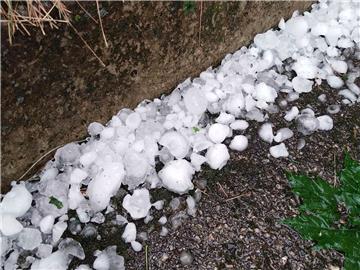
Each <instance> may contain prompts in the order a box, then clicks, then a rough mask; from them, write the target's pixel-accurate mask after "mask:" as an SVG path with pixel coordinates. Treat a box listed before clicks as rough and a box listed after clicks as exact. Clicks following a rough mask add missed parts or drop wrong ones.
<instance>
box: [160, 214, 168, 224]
mask: <svg viewBox="0 0 360 270" xmlns="http://www.w3.org/2000/svg"><path fill="white" fill-rule="evenodd" d="M166 222H167V218H166V216H162V217H161V218H159V223H160V224H161V225H164V224H165V223H166Z"/></svg>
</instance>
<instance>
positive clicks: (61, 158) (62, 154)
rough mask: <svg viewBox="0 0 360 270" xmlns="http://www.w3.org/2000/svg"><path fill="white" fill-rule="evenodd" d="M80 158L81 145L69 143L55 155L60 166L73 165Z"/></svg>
mask: <svg viewBox="0 0 360 270" xmlns="http://www.w3.org/2000/svg"><path fill="white" fill-rule="evenodd" d="M79 156H80V151H79V144H76V143H68V144H66V145H65V146H63V147H61V148H59V149H58V150H57V151H56V153H55V160H56V161H57V162H59V163H60V164H67V165H68V164H72V163H74V162H76V161H77V160H78V158H79Z"/></svg>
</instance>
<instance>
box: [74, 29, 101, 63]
mask: <svg viewBox="0 0 360 270" xmlns="http://www.w3.org/2000/svg"><path fill="white" fill-rule="evenodd" d="M69 25H70V27H71V28H72V29H73V30H74V31H75V33H76V34H77V35H78V36H79V38H80V39H81V40H82V42H84V44H85V46H86V47H87V48H88V49H89V50H90V51H91V52H92V54H93V55H94V56H95V57H96V59H97V60H99V62H100V64H101V65H102V66H103V67H106V65H105V64H104V62H103V61H102V60H101V59H100V57H99V56H97V54H96V53H95V52H94V51H93V49H91V47H90V46H89V44H88V43H87V42H86V40H85V39H84V38H83V37H82V36H81V35H80V33H79V32H78V30H76V28H75V27H74V26H73V24H72V23H70V22H69Z"/></svg>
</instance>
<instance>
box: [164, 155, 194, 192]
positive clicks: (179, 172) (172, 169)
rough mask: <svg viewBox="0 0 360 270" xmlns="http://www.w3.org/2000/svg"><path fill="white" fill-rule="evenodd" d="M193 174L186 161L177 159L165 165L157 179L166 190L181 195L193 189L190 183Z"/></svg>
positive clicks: (192, 169)
mask: <svg viewBox="0 0 360 270" xmlns="http://www.w3.org/2000/svg"><path fill="white" fill-rule="evenodd" d="M194 173H195V170H194V168H193V167H192V166H191V164H190V163H189V162H188V161H186V160H184V159H179V160H173V161H170V162H168V163H166V165H165V167H164V168H163V169H162V170H161V171H160V172H159V177H160V179H161V180H162V182H163V185H164V186H165V187H166V188H167V189H168V190H170V191H173V192H176V193H179V194H183V193H186V192H188V191H189V190H191V189H193V188H194V185H193V183H192V182H191V179H192V175H193V174H194Z"/></svg>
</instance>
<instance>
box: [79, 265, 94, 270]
mask: <svg viewBox="0 0 360 270" xmlns="http://www.w3.org/2000/svg"><path fill="white" fill-rule="evenodd" d="M75 270H91V268H90V266H89V265H87V264H80V265H79V266H78V267H76V268H75Z"/></svg>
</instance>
